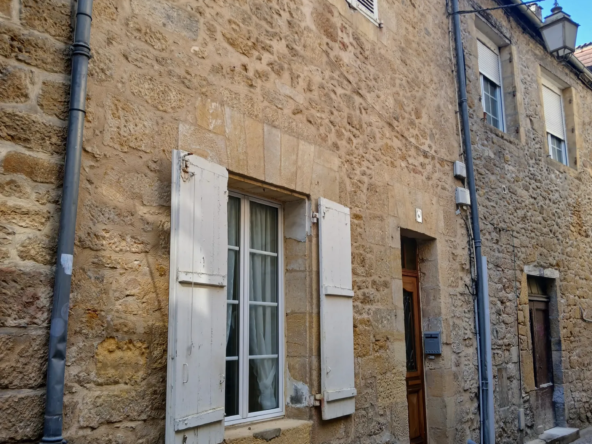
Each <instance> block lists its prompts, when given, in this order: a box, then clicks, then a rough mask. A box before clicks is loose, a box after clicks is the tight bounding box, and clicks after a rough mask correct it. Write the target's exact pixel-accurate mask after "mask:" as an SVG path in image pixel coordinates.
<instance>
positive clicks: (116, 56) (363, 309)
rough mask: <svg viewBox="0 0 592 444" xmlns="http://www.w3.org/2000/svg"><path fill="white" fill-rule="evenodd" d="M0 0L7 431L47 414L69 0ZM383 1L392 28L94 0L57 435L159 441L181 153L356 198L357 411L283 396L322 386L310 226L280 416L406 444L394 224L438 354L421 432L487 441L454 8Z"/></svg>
mask: <svg viewBox="0 0 592 444" xmlns="http://www.w3.org/2000/svg"><path fill="white" fill-rule="evenodd" d="M6 5H7V6H6ZM0 7H1V8H4V9H2V11H1V12H2V14H3V16H2V20H1V21H0V26H1V27H2V30H3V32H2V39H3V40H0V42H3V43H2V45H0V51H1V52H0V62H1V63H2V64H3V65H2V66H4V65H6V67H7V68H2V69H6V70H8V72H9V74H10V73H12V74H10V75H7V76H5V77H2V78H1V80H0V97H1V98H2V100H0V102H1V103H2V105H0V116H5V117H0V118H2V119H3V120H2V125H0V128H1V130H0V140H1V141H0V150H1V151H0V153H1V154H0V156H2V157H1V158H0V165H1V168H2V169H1V175H0V180H1V181H2V184H6V185H2V186H3V187H4V188H1V190H6V192H4V191H2V197H1V199H0V215H1V216H2V217H0V220H1V221H2V222H1V228H0V229H1V230H2V232H1V233H2V237H1V238H0V239H2V241H1V242H2V243H3V245H2V246H0V251H2V252H4V251H6V253H1V254H2V256H0V261H1V262H0V264H1V266H2V267H3V270H4V269H6V270H7V272H6V273H4V272H3V273H1V274H0V283H1V284H2V285H3V287H2V291H3V293H2V299H1V300H0V304H2V305H0V307H2V308H1V309H0V314H1V316H2V318H1V319H2V322H4V324H3V325H1V326H0V333H2V335H4V336H6V337H7V338H8V340H9V341H12V342H11V343H10V344H12V343H14V344H15V345H11V347H13V348H12V349H10V350H14V352H10V353H9V355H8V357H7V358H6V359H2V361H1V362H2V363H1V364H0V384H3V385H2V386H0V389H1V390H2V392H0V396H2V397H3V399H5V400H6V402H3V403H2V407H0V408H2V409H8V410H7V414H3V415H2V417H1V418H0V421H6V422H8V423H7V425H4V423H3V422H0V430H1V431H0V440H5V441H8V442H26V441H33V440H35V439H38V437H39V433H40V428H39V427H40V424H41V420H42V412H43V384H44V376H43V375H44V363H43V360H44V359H45V353H46V352H45V344H46V338H47V331H46V329H45V328H46V325H47V319H48V316H49V310H50V305H49V303H50V298H51V277H52V264H53V261H54V257H53V254H54V253H53V248H55V233H56V226H57V216H58V210H59V208H58V207H57V204H58V203H59V202H58V199H59V187H60V180H59V171H60V165H61V163H62V161H63V147H64V140H63V135H64V126H65V122H64V121H63V118H64V116H65V115H64V108H63V104H65V103H66V102H67V92H66V91H67V88H65V87H64V83H65V82H67V76H66V75H65V74H67V73H68V64H67V60H68V58H67V47H66V45H65V41H67V38H68V36H69V35H70V29H69V26H70V23H71V15H70V14H71V10H72V8H73V7H74V3H73V2H70V1H67V0H46V1H43V2H41V1H33V0H12V1H10V2H8V3H7V2H6V1H1V0H0ZM379 7H380V17H381V21H382V22H383V27H382V28H378V27H377V26H375V25H373V24H372V23H370V22H369V21H368V20H367V19H366V18H364V17H363V16H362V15H361V14H360V13H356V12H354V11H352V10H350V9H349V8H348V7H347V4H346V2H343V1H341V0H322V1H312V0H296V1H293V0H291V1H284V0H275V1H262V0H227V1H226V0H220V1H216V2H212V1H184V0H95V7H94V11H93V15H94V20H93V28H92V34H91V39H92V40H91V46H92V51H93V55H94V57H93V59H92V60H91V65H90V73H89V88H88V112H87V118H86V125H85V139H84V147H83V149H84V152H83V159H82V176H81V185H80V187H81V188H80V200H79V211H78V224H77V230H76V231H77V236H76V249H75V260H74V272H73V282H72V298H71V312H70V324H69V336H68V358H67V372H66V397H65V418H64V425H65V436H67V437H68V441H69V442H71V443H89V442H97V443H99V442H100V443H110V442H138V443H146V444H147V443H161V442H163V436H164V417H165V392H166V387H165V385H166V362H167V359H166V344H167V328H168V327H167V320H168V279H169V278H168V273H169V268H168V266H169V224H170V222H169V221H170V182H171V177H170V171H171V151H172V150H173V149H178V148H181V149H185V150H187V151H190V152H192V153H194V154H195V155H199V156H203V157H206V158H208V159H210V160H212V161H214V162H216V163H219V164H221V165H224V166H225V167H227V168H228V169H229V171H230V173H231V175H233V177H236V178H241V177H242V178H247V179H248V180H251V181H256V182H258V183H263V184H269V185H270V186H272V187H275V188H278V189H280V190H283V191H285V192H290V191H295V192H298V193H300V194H304V195H307V196H309V198H310V199H311V201H312V205H313V208H316V201H317V198H318V197H320V196H323V197H327V198H330V199H333V200H336V201H338V202H340V203H342V204H343V205H346V206H348V207H350V208H351V211H352V261H353V273H354V289H355V297H354V335H355V336H354V338H355V350H354V353H355V365H356V368H355V369H356V388H357V390H358V396H357V399H356V406H357V411H356V413H355V414H354V415H353V416H351V417H347V418H344V419H339V420H335V421H330V422H324V421H322V420H321V418H320V412H319V411H318V409H316V408H312V407H308V406H305V405H303V403H302V402H301V401H300V400H299V399H298V398H297V397H292V396H291V395H292V394H294V393H296V392H295V391H293V390H294V386H296V385H298V387H300V389H302V390H304V388H306V389H308V391H309V393H310V394H314V393H317V392H318V391H319V385H320V373H319V372H320V370H319V362H318V359H319V346H320V344H319V341H320V338H319V333H318V331H319V325H318V324H319V319H318V257H317V237H316V228H313V232H312V234H311V236H309V238H308V239H307V240H306V242H296V241H286V252H285V254H286V261H285V262H286V266H287V269H286V270H285V273H286V294H291V295H293V296H294V297H293V298H290V303H289V304H288V303H287V304H286V307H287V313H286V331H287V337H288V338H290V339H289V340H288V342H287V347H286V350H287V356H286V362H287V373H286V380H287V384H286V392H287V399H288V406H287V416H288V417H289V418H294V419H305V420H310V421H312V428H311V429H310V432H308V431H306V432H302V430H308V429H306V428H305V429H299V431H298V432H297V433H298V434H301V433H305V434H308V435H307V436H309V438H310V440H311V442H314V443H328V442H331V443H349V442H363V443H371V442H400V443H404V442H407V441H408V423H407V401H406V392H405V343H404V339H405V335H404V322H403V302H402V298H403V295H402V283H401V269H400V256H401V253H400V236H401V230H402V229H404V230H411V231H413V232H415V233H416V234H418V235H421V236H422V238H423V239H424V240H422V247H421V254H420V272H421V280H422V290H421V291H422V303H423V315H424V329H426V330H427V329H431V328H433V329H436V328H441V329H442V331H443V341H444V354H443V355H442V357H439V358H436V359H435V360H434V361H430V363H429V364H426V381H427V385H426V387H427V388H426V392H427V397H428V399H429V400H430V402H429V403H428V409H430V408H432V410H430V411H429V412H428V433H429V434H430V437H431V439H432V441H433V442H439V443H440V442H441V443H457V442H466V440H467V438H469V437H471V438H476V437H477V436H478V408H477V368H476V359H475V356H476V353H475V347H476V344H475V340H474V325H473V314H472V313H473V312H472V310H473V308H472V298H471V296H470V295H469V294H468V292H467V289H466V285H467V284H468V283H469V279H470V277H469V275H470V273H469V265H468V256H467V249H466V245H467V236H466V229H465V224H464V221H463V220H462V216H458V215H456V214H455V210H456V208H455V205H454V188H455V187H456V186H459V185H460V182H458V181H456V180H454V179H453V177H452V162H453V161H454V160H457V159H458V158H459V134H458V124H457V116H456V112H455V111H456V96H455V88H454V75H453V72H452V69H446V68H445V67H450V68H451V67H452V59H451V52H450V40H449V28H448V21H447V19H446V15H445V10H444V6H443V5H442V4H440V2H416V1H405V2H398V1H397V2H390V1H381V2H380V6H379ZM6 11H8V12H6ZM5 12H6V13H5ZM56 70H57V71H58V72H55V71H56ZM5 79H12V80H10V82H9V81H7V80H5ZM4 85H6V86H4ZM11 85H16V86H11ZM6 95H8V97H9V99H4V97H5V96H6ZM5 102H6V104H4V103H5ZM416 208H421V209H423V219H424V221H423V223H422V224H418V223H417V222H416V220H415V209H416ZM23 225H24V226H23ZM52 236H53V237H52ZM5 245H8V246H5ZM6 276H14V277H10V278H6ZM20 294H22V295H26V297H25V298H22V299H21V298H19V297H15V295H20ZM18 304H20V305H18ZM21 318H22V319H21ZM291 338H294V339H295V340H293V341H292V339H291ZM29 344H33V345H29ZM3 350H4V349H3ZM0 353H2V352H0ZM32 355H35V359H37V362H38V364H36V366H34V365H31V364H30V363H31V362H35V361H34V360H33V359H29V356H32ZM15 356H22V358H19V359H22V360H24V361H26V362H28V363H29V365H28V367H27V368H26V369H23V367H22V366H21V365H19V362H20V361H19V360H18V359H17V358H15ZM5 368H6V369H7V370H4V369H5ZM5 374H6V375H7V376H6V377H5V376H4V375H5ZM4 381H8V382H7V383H5V382H4ZM4 384H5V385H4ZM434 407H435V408H434ZM25 415H26V416H25ZM23 418H26V420H23ZM1 433H4V434H5V435H1ZM295 433H296V432H295Z"/></svg>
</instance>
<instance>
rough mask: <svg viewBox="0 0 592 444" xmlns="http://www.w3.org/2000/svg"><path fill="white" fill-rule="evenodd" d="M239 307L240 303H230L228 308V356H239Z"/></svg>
mask: <svg viewBox="0 0 592 444" xmlns="http://www.w3.org/2000/svg"><path fill="white" fill-rule="evenodd" d="M239 326H240V318H239V307H238V304H228V306H227V309H226V356H227V357H231V356H232V357H236V356H238V347H239Z"/></svg>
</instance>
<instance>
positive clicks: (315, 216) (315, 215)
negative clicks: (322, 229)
mask: <svg viewBox="0 0 592 444" xmlns="http://www.w3.org/2000/svg"><path fill="white" fill-rule="evenodd" d="M318 221H319V213H315V212H314V211H313V212H312V215H311V222H312V223H313V224H316V223H317V222H318Z"/></svg>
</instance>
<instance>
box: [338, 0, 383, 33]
mask: <svg viewBox="0 0 592 444" xmlns="http://www.w3.org/2000/svg"><path fill="white" fill-rule="evenodd" d="M346 1H347V2H348V3H349V5H350V6H351V7H352V8H355V9H357V10H358V11H360V12H361V13H362V14H364V16H365V17H366V18H368V19H369V20H370V21H371V22H372V23H374V24H375V25H376V26H378V27H381V26H382V23H381V22H380V21H379V20H378V1H379V0H374V14H372V13H371V12H370V11H368V9H367V8H366V7H365V6H364V5H363V3H362V2H360V1H359V0H346Z"/></svg>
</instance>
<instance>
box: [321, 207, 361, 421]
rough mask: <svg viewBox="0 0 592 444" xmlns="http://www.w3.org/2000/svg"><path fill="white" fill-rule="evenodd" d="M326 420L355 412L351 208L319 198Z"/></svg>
mask: <svg viewBox="0 0 592 444" xmlns="http://www.w3.org/2000/svg"><path fill="white" fill-rule="evenodd" d="M319 263H320V264H319V265H320V296H321V304H320V307H321V391H322V395H323V401H322V417H323V419H332V418H337V417H340V416H345V415H350V414H352V413H354V412H355V409H356V404H355V396H356V389H355V380H354V333H353V330H354V326H353V305H352V298H353V295H354V292H353V289H352V264H351V223H350V214H349V208H346V207H344V206H343V205H340V204H338V203H335V202H332V201H330V200H328V199H324V198H319Z"/></svg>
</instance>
